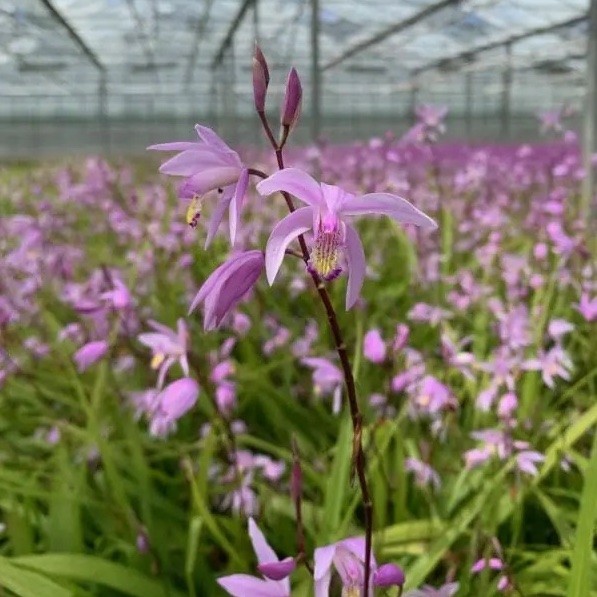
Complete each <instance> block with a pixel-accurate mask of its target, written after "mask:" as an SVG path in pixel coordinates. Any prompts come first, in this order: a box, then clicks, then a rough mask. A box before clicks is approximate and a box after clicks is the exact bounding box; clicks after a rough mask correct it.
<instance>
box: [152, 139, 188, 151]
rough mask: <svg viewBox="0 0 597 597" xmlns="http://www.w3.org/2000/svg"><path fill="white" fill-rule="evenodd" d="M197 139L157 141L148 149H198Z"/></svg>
mask: <svg viewBox="0 0 597 597" xmlns="http://www.w3.org/2000/svg"><path fill="white" fill-rule="evenodd" d="M197 147H199V143H197V141H170V142H169V143H156V144H154V145H150V146H149V147H148V148H147V149H148V150H151V151H186V150H187V149H197Z"/></svg>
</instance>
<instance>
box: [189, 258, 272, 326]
mask: <svg viewBox="0 0 597 597" xmlns="http://www.w3.org/2000/svg"><path fill="white" fill-rule="evenodd" d="M262 270H263V253H262V252H261V251H245V252H243V253H239V254H237V255H234V256H233V257H231V258H230V259H228V261H225V262H224V263H223V264H222V265H220V266H219V267H218V268H217V269H216V270H214V271H213V272H212V274H211V275H210V276H209V278H207V280H206V281H205V282H204V283H203V286H201V288H200V289H199V292H198V293H197V294H196V295H195V298H194V299H193V302H192V303H191V306H190V307H189V314H190V313H192V312H193V311H194V310H195V309H196V308H197V306H198V305H199V304H200V303H204V305H205V312H204V316H203V327H204V329H205V330H206V331H209V330H213V329H215V328H216V327H218V326H219V325H220V323H221V322H222V320H223V319H224V317H225V316H226V315H227V314H228V313H229V312H230V310H231V309H232V308H233V307H234V306H235V305H236V304H237V303H238V302H239V301H240V300H241V299H242V298H243V297H244V296H245V295H246V294H247V292H249V290H250V289H251V288H252V286H253V285H254V284H255V282H257V279H258V278H259V276H260V275H261V272H262Z"/></svg>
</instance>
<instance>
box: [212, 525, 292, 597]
mask: <svg viewBox="0 0 597 597" xmlns="http://www.w3.org/2000/svg"><path fill="white" fill-rule="evenodd" d="M249 537H250V539H251V543H252V544H253V550H254V551H255V555H256V556H257V561H258V562H259V565H258V566H257V569H258V570H259V572H261V574H263V576H264V577H265V578H263V579H261V578H257V577H255V576H249V575H248V574H231V575H230V576H223V577H221V578H218V584H219V585H220V586H221V587H222V588H223V589H224V590H225V591H227V593H228V594H229V595H232V597H248V596H249V595H255V596H258V595H261V596H263V597H290V580H289V579H288V576H289V575H290V574H291V573H292V571H293V570H294V568H295V566H296V564H295V561H294V559H293V558H285V559H284V560H281V561H280V560H279V559H278V556H277V555H276V553H275V552H274V550H273V549H272V548H271V547H270V545H269V543H268V542H267V541H266V539H265V537H264V536H263V533H262V532H261V530H260V529H259V527H258V526H257V524H256V523H255V521H254V520H253V519H252V518H249Z"/></svg>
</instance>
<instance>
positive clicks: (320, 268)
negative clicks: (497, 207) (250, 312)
mask: <svg viewBox="0 0 597 597" xmlns="http://www.w3.org/2000/svg"><path fill="white" fill-rule="evenodd" d="M257 191H258V192H259V193H260V194H261V195H264V196H265V195H270V194H272V193H275V192H277V191H286V192H288V193H290V194H292V195H295V196H296V197H297V198H298V199H300V200H301V201H302V202H303V203H306V207H301V208H299V209H297V210H296V211H294V212H292V213H291V214H289V215H287V216H286V217H285V218H283V219H282V220H281V221H280V222H278V224H277V225H276V226H275V227H274V229H273V230H272V233H271V235H270V237H269V239H268V241H267V247H266V250H265V270H266V274H267V279H268V282H269V283H270V285H271V284H273V282H274V280H275V278H276V275H277V273H278V270H279V269H280V266H281V265H282V261H283V259H284V254H285V251H286V248H287V247H288V245H289V244H290V243H291V242H292V241H293V240H294V239H295V238H297V237H298V236H299V235H301V234H304V233H305V232H307V231H308V230H313V232H314V234H315V239H314V242H313V246H312V247H311V256H310V259H309V264H308V267H309V270H310V271H312V272H314V273H315V274H317V275H318V276H319V277H321V278H323V279H324V280H333V279H334V278H336V277H337V276H338V275H339V274H340V272H341V271H342V266H341V264H340V257H341V254H342V253H344V255H345V256H346V261H347V265H348V288H347V292H346V308H347V309H350V308H351V307H352V306H353V305H354V304H355V303H356V301H357V299H358V297H359V294H360V291H361V287H362V285H363V281H364V279H365V267H366V264H365V252H364V250H363V245H362V243H361V240H360V238H359V235H358V233H357V231H356V230H355V228H353V226H352V225H351V224H350V223H349V221H348V218H350V217H352V216H360V215H371V214H381V215H386V216H389V217H391V218H393V219H394V220H396V221H397V222H403V223H407V224H416V225H418V226H421V227H423V228H430V229H433V228H436V227H437V226H436V224H435V222H434V221H433V220H432V219H431V218H429V217H428V216H426V215H425V214H424V213H423V212H421V211H419V210H418V209H417V208H416V207H414V206H413V205H411V204H410V203H409V202H408V201H406V200H405V199H402V198H401V197H398V196H396V195H391V194H389V193H369V194H367V195H362V196H360V197H359V196H356V195H352V194H350V193H347V192H346V191H344V190H343V189H341V188H340V187H336V186H333V185H328V184H325V183H321V184H320V183H318V182H316V181H315V179H313V178H312V177H311V176H309V175H308V174H307V173H305V172H303V171H301V170H298V169H296V168H286V169H284V170H280V171H279V172H276V173H275V174H273V175H272V176H270V177H269V178H267V179H265V180H263V181H261V182H260V183H259V184H258V185H257Z"/></svg>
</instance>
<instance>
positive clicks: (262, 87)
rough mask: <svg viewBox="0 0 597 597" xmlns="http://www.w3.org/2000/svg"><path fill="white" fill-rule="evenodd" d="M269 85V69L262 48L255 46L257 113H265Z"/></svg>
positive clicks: (254, 67)
mask: <svg viewBox="0 0 597 597" xmlns="http://www.w3.org/2000/svg"><path fill="white" fill-rule="evenodd" d="M268 85H269V69H268V68H267V62H266V60H265V56H264V55H263V52H262V51H261V48H260V47H259V46H258V45H257V44H255V52H254V54H253V96H254V98H255V109H256V110H257V112H264V111H265V95H266V93H267V86H268Z"/></svg>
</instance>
